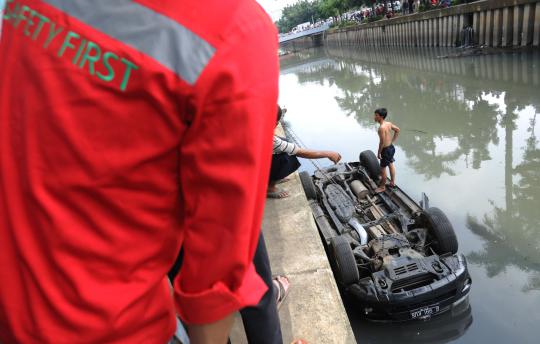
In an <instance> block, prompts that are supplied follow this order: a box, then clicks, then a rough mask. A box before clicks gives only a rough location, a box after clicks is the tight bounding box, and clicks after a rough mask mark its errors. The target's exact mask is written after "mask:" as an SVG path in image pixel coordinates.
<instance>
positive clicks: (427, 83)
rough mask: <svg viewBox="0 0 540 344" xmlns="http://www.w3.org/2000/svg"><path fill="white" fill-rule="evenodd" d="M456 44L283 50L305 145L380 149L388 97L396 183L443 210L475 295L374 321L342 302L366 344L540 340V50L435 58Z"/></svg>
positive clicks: (289, 94) (294, 124)
mask: <svg viewBox="0 0 540 344" xmlns="http://www.w3.org/2000/svg"><path fill="white" fill-rule="evenodd" d="M449 53H451V52H449V51H444V50H435V49H434V50H422V49H420V48H418V49H383V50H374V49H367V48H361V49H358V48H356V49H353V48H326V47H321V48H317V49H311V50H303V51H300V52H296V53H294V54H290V55H286V56H283V57H282V58H281V78H280V97H279V103H280V104H281V105H284V106H285V107H287V109H288V112H287V114H286V115H285V120H286V124H287V125H289V126H290V127H291V128H292V129H293V130H294V132H295V133H296V134H297V135H298V136H299V137H300V138H301V140H302V141H303V143H304V144H305V145H306V146H308V147H310V148H316V149H329V150H336V151H339V152H340V153H341V155H342V156H343V160H344V161H357V160H358V155H359V153H360V152H361V151H363V150H366V149H371V150H374V151H376V149H377V144H378V137H377V134H376V128H377V127H376V125H375V123H374V122H373V110H374V109H376V108H378V107H386V108H387V109H388V111H389V116H388V120H390V121H392V122H394V123H396V124H397V125H398V126H399V127H400V128H401V134H400V136H399V139H398V141H397V144H396V169H397V184H398V185H399V186H400V187H401V188H403V189H404V190H405V191H406V192H407V193H408V194H409V195H411V196H412V197H413V198H415V199H417V200H419V198H420V195H421V192H425V193H426V194H427V195H428V196H429V199H430V205H431V206H436V207H439V208H441V209H442V210H443V211H444V212H445V213H446V214H447V216H448V217H449V219H450V220H451V222H452V223H453V226H454V229H455V231H456V234H457V236H458V240H459V246H460V251H461V252H462V253H463V254H465V255H466V257H467V260H468V263H469V269H470V273H471V275H472V279H473V286H472V291H471V293H470V298H469V299H470V300H469V303H468V304H467V303H465V304H462V306H461V307H459V308H458V309H455V310H454V312H453V313H449V314H445V315H442V316H439V317H435V318H433V319H431V320H430V321H426V322H415V323H405V324H374V323H370V322H366V321H364V320H363V319H362V317H361V314H360V310H358V309H356V308H355V307H354V303H352V302H350V301H348V300H345V303H346V308H347V312H348V314H349V317H350V319H351V323H352V326H353V329H354V331H355V334H356V336H357V339H358V342H359V343H409V342H410V343H447V342H456V343H540V80H539V79H540V53H539V51H534V52H519V53H517V52H516V53H508V54H498V55H488V56H477V57H461V58H443V59H441V58H438V57H439V56H443V55H447V54H449ZM319 163H320V164H321V165H323V166H327V165H330V164H331V163H330V162H329V161H328V160H327V161H323V160H319ZM302 169H304V170H308V171H310V172H313V171H314V166H313V165H312V164H311V163H310V162H309V161H305V160H304V161H302Z"/></svg>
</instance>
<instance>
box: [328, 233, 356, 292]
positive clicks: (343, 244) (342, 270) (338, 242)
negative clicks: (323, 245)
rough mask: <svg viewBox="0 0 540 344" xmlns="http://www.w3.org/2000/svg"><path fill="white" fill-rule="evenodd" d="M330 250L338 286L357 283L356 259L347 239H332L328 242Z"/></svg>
mask: <svg viewBox="0 0 540 344" xmlns="http://www.w3.org/2000/svg"><path fill="white" fill-rule="evenodd" d="M330 250H331V253H332V255H333V258H334V267H335V272H336V279H337V280H338V282H339V283H340V284H342V285H343V286H345V287H348V286H350V285H352V284H355V283H358V281H359V280H360V276H359V274H358V267H357V266H356V259H354V254H353V251H352V249H351V246H350V245H349V242H348V241H347V239H345V238H344V237H343V236H336V237H333V238H332V239H331V241H330Z"/></svg>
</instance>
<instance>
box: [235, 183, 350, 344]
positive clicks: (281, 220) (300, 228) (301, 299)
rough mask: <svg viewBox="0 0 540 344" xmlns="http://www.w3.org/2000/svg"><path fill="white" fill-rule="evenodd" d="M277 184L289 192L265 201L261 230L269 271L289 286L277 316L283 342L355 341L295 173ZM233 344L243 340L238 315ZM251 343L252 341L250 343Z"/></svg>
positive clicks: (339, 343) (335, 343)
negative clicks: (288, 179) (283, 197)
mask: <svg viewBox="0 0 540 344" xmlns="http://www.w3.org/2000/svg"><path fill="white" fill-rule="evenodd" d="M289 178H290V181H289V182H287V183H283V184H280V185H279V187H280V188H282V189H284V190H286V191H288V192H289V194H290V196H289V197H288V198H286V199H281V200H267V202H266V208H265V214H264V222H263V232H264V236H265V240H266V245H267V248H268V253H269V256H270V263H271V266H272V272H273V274H274V275H277V274H280V275H281V274H283V275H287V276H288V277H289V279H290V281H291V289H290V293H289V296H288V297H287V300H286V301H285V303H284V304H283V305H282V307H281V309H280V312H279V315H280V319H281V328H282V331H283V340H284V343H286V344H287V343H290V342H291V341H292V340H293V339H300V338H301V339H304V340H306V341H308V343H310V344H314V343H317V344H318V343H321V344H325V343H332V344H341V343H355V339H354V335H353V332H352V329H351V326H350V323H349V320H348V318H347V314H346V313H345V308H344V306H343V303H342V301H341V298H340V295H339V291H338V289H337V286H336V283H335V280H334V277H333V274H332V270H331V268H330V265H329V263H328V259H327V257H326V253H325V251H324V248H323V246H322V243H321V240H320V237H319V233H318V231H317V227H316V225H315V221H314V220H313V216H312V214H311V210H310V208H309V205H308V202H307V199H306V196H305V194H304V190H303V189H302V186H301V183H300V178H299V176H298V174H297V173H295V174H293V175H292V176H290V177H289ZM231 341H232V342H233V344H237V343H247V341H246V339H245V336H244V334H243V328H242V326H241V321H240V319H239V318H238V319H237V321H236V324H235V328H234V329H233V333H232V335H231ZM255 344H256V343H255Z"/></svg>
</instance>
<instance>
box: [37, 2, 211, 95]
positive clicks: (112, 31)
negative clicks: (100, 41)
mask: <svg viewBox="0 0 540 344" xmlns="http://www.w3.org/2000/svg"><path fill="white" fill-rule="evenodd" d="M43 1H44V2H45V3H47V4H50V5H51V6H53V7H56V8H57V9H59V10H61V11H62V12H65V13H67V14H69V15H70V16H72V17H74V18H76V19H78V20H80V21H81V22H83V23H85V24H87V25H89V26H91V27H93V28H94V29H96V30H99V31H101V32H103V33H104V34H106V35H108V36H110V37H112V38H114V39H116V40H118V41H120V42H122V43H124V44H126V45H128V46H130V47H132V48H134V49H136V50H137V51H139V52H141V53H143V54H145V55H147V56H150V57H152V58H153V59H155V60H156V61H158V62H159V63H161V64H162V65H163V66H165V67H167V69H169V70H171V71H172V72H174V73H175V74H176V75H178V76H179V77H180V78H181V79H182V80H184V81H186V82H187V83H188V84H190V85H193V84H195V82H197V79H198V78H199V76H200V74H201V73H202V71H203V70H204V68H205V67H206V65H207V64H208V62H209V61H210V59H211V58H212V56H213V55H214V52H215V49H214V47H212V46H211V45H210V44H209V43H208V42H206V41H204V40H203V39H202V38H200V37H199V36H197V35H196V34H194V33H193V32H191V31H190V30H189V29H187V28H186V27H184V26H182V25H181V24H179V23H178V22H176V21H174V20H173V19H171V18H168V17H166V16H164V15H163V14H160V13H157V12H155V11H153V10H151V9H149V8H147V7H145V6H143V5H141V4H139V3H137V2H135V1H132V0H43Z"/></svg>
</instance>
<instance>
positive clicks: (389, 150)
mask: <svg viewBox="0 0 540 344" xmlns="http://www.w3.org/2000/svg"><path fill="white" fill-rule="evenodd" d="M395 153H396V148H395V147H394V145H390V146H388V147H384V148H383V149H382V151H381V168H385V167H387V166H388V165H390V164H391V163H393V162H394V161H395V160H394V154H395Z"/></svg>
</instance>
